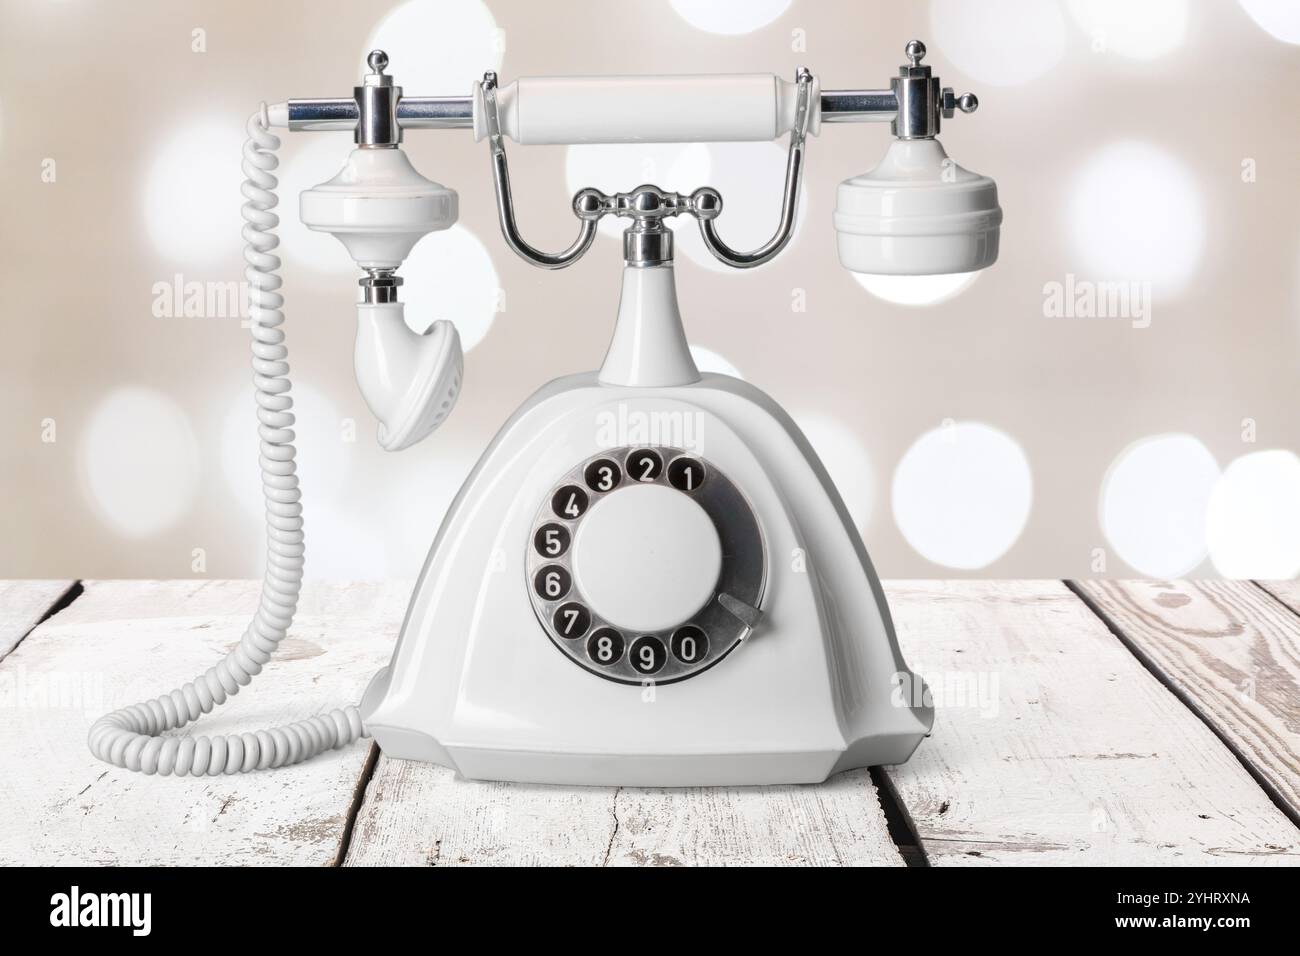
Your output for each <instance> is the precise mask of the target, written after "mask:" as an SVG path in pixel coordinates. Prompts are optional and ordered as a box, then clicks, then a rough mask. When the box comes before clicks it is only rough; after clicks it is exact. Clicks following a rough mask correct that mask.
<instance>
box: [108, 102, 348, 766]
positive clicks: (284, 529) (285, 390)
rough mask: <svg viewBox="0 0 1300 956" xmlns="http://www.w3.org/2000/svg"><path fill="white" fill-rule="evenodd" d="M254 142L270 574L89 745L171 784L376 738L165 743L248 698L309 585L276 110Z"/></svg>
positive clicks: (341, 733) (301, 735) (249, 189)
mask: <svg viewBox="0 0 1300 956" xmlns="http://www.w3.org/2000/svg"><path fill="white" fill-rule="evenodd" d="M247 130H248V139H247V141H246V142H245V143H244V152H243V155H244V159H243V171H244V176H245V179H244V184H243V186H242V187H241V188H240V191H241V192H242V193H243V195H244V199H245V200H246V202H245V203H244V205H243V207H242V208H241V210H240V211H241V213H242V215H243V217H244V221H245V224H244V228H243V232H242V235H243V237H244V243H245V245H244V261H245V262H246V263H247V266H246V268H245V269H244V275H245V277H246V278H247V280H248V286H249V294H248V299H249V319H250V324H251V326H252V330H253V382H254V384H255V385H256V389H257V391H256V394H257V420H258V428H257V431H258V436H259V437H260V438H261V451H260V454H259V456H258V462H259V464H260V465H261V469H262V492H263V495H264V497H265V499H266V536H267V557H266V576H265V577H264V578H263V580H262V597H261V603H260V604H259V606H258V609H257V613H256V614H255V615H254V616H253V619H252V621H251V622H250V623H249V625H248V627H247V628H246V629H245V631H244V636H243V638H242V639H241V640H240V642H239V646H238V647H236V648H235V649H234V650H232V651H231V652H230V653H229V654H227V655H226V656H225V657H224V658H223V659H222V660H221V661H220V663H218V664H216V665H215V666H213V667H210V668H209V669H208V670H207V671H206V672H204V673H203V674H202V675H201V676H200V677H198V678H196V679H195V680H194V681H192V682H191V683H188V684H186V685H185V686H184V687H181V688H179V689H178V690H174V691H172V692H171V693H169V694H164V695H163V696H161V697H156V698H154V699H153V700H149V701H146V702H144V703H141V704H134V705H132V706H130V707H124V708H122V709H120V710H115V711H113V712H112V713H111V714H108V715H107V716H104V717H101V718H100V719H99V720H97V721H95V723H94V725H93V726H92V727H91V728H90V749H91V752H92V753H94V755H95V756H96V757H98V758H99V759H101V760H105V761H107V762H108V763H111V764H113V765H114V766H117V767H124V768H126V769H128V770H139V771H141V772H143V773H149V774H152V773H159V774H163V775H164V776H166V775H168V774H175V775H177V776H185V775H187V774H188V775H190V776H193V777H202V776H216V775H217V774H222V773H247V772H248V771H250V770H265V769H267V768H268V767H283V766H287V765H289V764H295V763H298V762H299V761H302V760H307V759H308V758H310V757H314V756H315V755H316V754H319V753H321V752H322V751H325V750H330V749H334V748H338V747H343V746H346V745H348V744H351V743H352V742H354V741H355V740H357V739H358V738H361V737H364V736H367V735H366V732H365V728H364V727H363V726H362V724H361V714H360V712H358V710H357V708H356V707H353V706H349V707H344V708H341V709H336V710H331V711H330V712H329V713H327V714H318V715H317V716H315V717H312V718H310V719H309V720H300V721H298V722H297V723H293V724H289V725H288V726H285V727H276V728H274V729H272V730H259V731H256V732H255V733H243V734H228V735H225V736H218V737H192V736H186V737H179V736H162V734H164V733H165V732H166V731H169V730H175V729H176V728H178V727H183V726H185V725H186V724H188V723H190V722H191V721H194V720H197V719H198V718H199V717H201V716H202V715H203V714H206V713H208V712H209V711H211V710H212V709H213V708H214V707H216V706H218V705H220V704H224V703H225V702H226V699H227V698H228V697H231V696H233V695H235V694H237V693H239V689H240V688H241V687H244V686H246V685H247V684H248V683H249V682H250V681H251V680H252V679H253V677H254V676H256V675H257V674H258V673H260V672H261V670H262V667H263V665H265V664H266V662H267V661H269V660H270V659H271V655H272V654H273V653H274V652H275V648H276V645H278V644H279V643H280V641H281V640H283V639H284V637H285V635H286V634H287V633H288V631H289V625H290V624H291V623H292V622H293V615H294V612H295V611H296V610H297V608H298V595H299V592H300V591H301V589H302V569H303V553H304V549H303V533H302V504H301V500H300V499H301V496H302V495H301V492H300V491H299V489H298V475H297V464H296V463H295V461H294V457H295V455H296V451H295V449H294V447H293V439H294V432H293V423H294V415H293V411H292V408H293V399H292V398H291V397H290V396H289V387H290V386H289V363H288V361H286V359H287V357H288V354H289V353H288V349H286V348H285V345H284V331H283V330H282V329H281V325H282V324H283V323H284V313H283V312H282V311H281V306H282V305H283V304H284V297H283V296H282V295H281V294H280V293H279V291H277V290H278V289H279V288H280V284H281V279H280V277H279V275H277V274H276V270H278V269H279V268H280V257H279V256H277V255H275V254H274V252H273V251H272V250H274V249H275V248H276V246H278V245H279V244H280V239H279V237H278V236H276V235H275V233H274V232H273V231H272V230H274V229H275V227H276V226H277V225H278V224H279V222H280V217H279V216H278V215H276V213H275V212H274V211H273V210H274V209H275V206H276V204H277V202H278V201H279V200H278V199H277V197H276V194H275V187H276V185H277V180H276V177H275V175H274V174H273V173H272V170H274V169H275V168H276V166H277V165H278V164H279V160H278V159H277V158H276V156H275V150H276V149H278V148H279V146H280V138H279V137H278V136H276V135H274V134H273V133H271V132H270V119H269V116H268V115H267V110H266V104H262V108H261V109H260V110H259V111H258V112H257V113H254V114H253V115H252V116H251V117H249V120H248V125H247Z"/></svg>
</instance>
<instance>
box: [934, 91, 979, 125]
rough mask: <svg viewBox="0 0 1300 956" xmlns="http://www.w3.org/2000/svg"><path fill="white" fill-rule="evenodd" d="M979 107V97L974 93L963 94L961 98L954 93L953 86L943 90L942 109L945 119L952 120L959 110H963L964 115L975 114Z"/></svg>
mask: <svg viewBox="0 0 1300 956" xmlns="http://www.w3.org/2000/svg"><path fill="white" fill-rule="evenodd" d="M979 107H980V101H979V97H977V96H976V95H975V94H974V93H963V94H962V95H961V96H957V95H955V94H954V93H953V89H952V87H951V86H945V87H944V88H943V95H942V97H941V99H940V108H941V109H942V110H943V118H944V119H952V117H953V114H954V113H955V112H956V111H957V110H961V111H962V112H963V113H974V112H975V111H976V110H977V109H979Z"/></svg>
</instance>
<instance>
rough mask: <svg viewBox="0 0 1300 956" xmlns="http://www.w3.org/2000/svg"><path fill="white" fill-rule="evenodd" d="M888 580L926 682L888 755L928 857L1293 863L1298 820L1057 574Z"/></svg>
mask: <svg viewBox="0 0 1300 956" xmlns="http://www.w3.org/2000/svg"><path fill="white" fill-rule="evenodd" d="M885 590H886V593H887V594H888V596H889V600H890V606H891V608H892V610H893V616H894V621H895V623H896V625H897V627H898V632H899V638H900V641H901V642H902V645H903V650H904V654H905V655H906V657H907V659H908V662H909V664H910V665H912V667H913V668H915V669H917V670H919V671H920V672H921V673H922V674H923V675H924V676H925V677H926V679H927V681H929V683H930V686H931V690H932V691H933V692H934V694H935V697H936V701H935V702H936V709H937V711H938V717H937V719H936V723H935V728H934V733H933V735H932V736H931V737H930V738H929V739H928V740H926V741H924V742H923V743H922V744H921V746H920V748H919V749H918V750H917V752H916V754H915V755H914V756H913V757H912V759H911V760H910V761H909V762H908V763H907V764H905V765H903V766H901V767H891V768H888V770H887V774H888V777H889V779H890V781H891V783H892V784H893V786H894V787H895V789H896V791H897V793H898V795H899V798H900V800H901V802H902V803H903V805H904V808H905V809H906V811H907V812H908V813H909V815H910V816H911V818H912V820H913V822H914V824H915V827H916V830H917V833H918V835H919V837H920V840H921V843H922V847H923V849H924V850H925V853H926V856H927V858H928V859H929V861H930V862H931V863H932V864H935V865H940V866H944V865H970V864H989V863H1014V864H1102V865H1108V864H1136V865H1148V864H1211V865H1214V864H1218V865H1224V864H1237V865H1242V864H1291V865H1296V864H1300V831H1297V829H1296V827H1295V826H1293V825H1292V823H1291V821H1290V820H1289V819H1287V817H1286V816H1285V815H1284V814H1283V813H1282V812H1281V811H1280V810H1278V808H1277V807H1276V806H1274V805H1273V803H1272V801H1271V800H1270V799H1269V797H1268V795H1267V794H1266V793H1265V792H1264V791H1263V790H1262V789H1261V788H1260V787H1259V786H1258V785H1257V784H1256V783H1255V781H1254V780H1253V779H1252V778H1251V776H1250V775H1249V774H1248V773H1247V772H1246V771H1245V769H1244V768H1243V767H1242V766H1241V764H1240V763H1239V762H1238V761H1237V759H1236V758H1235V757H1234V756H1233V755H1232V753H1231V752H1230V751H1229V750H1228V749H1227V747H1225V746H1224V745H1223V744H1222V743H1221V742H1220V741H1219V739H1218V738H1217V737H1215V735H1214V734H1213V733H1212V732H1211V731H1210V730H1209V728H1208V727H1206V726H1205V724H1204V723H1202V722H1201V720H1200V719H1199V718H1198V717H1197V716H1196V715H1195V714H1193V713H1192V712H1191V711H1189V710H1188V709H1187V708H1186V707H1185V706H1183V704H1182V703H1181V702H1180V701H1179V700H1178V699H1177V698H1176V697H1175V696H1174V695H1173V694H1172V693H1171V692H1170V691H1169V690H1168V689H1167V688H1166V687H1164V686H1163V685H1162V684H1161V683H1160V682H1159V681H1157V680H1156V679H1155V678H1154V677H1152V676H1151V674H1150V673H1149V672H1148V671H1147V670H1146V668H1145V667H1143V666H1142V664H1141V663H1140V662H1139V661H1138V660H1137V659H1136V658H1135V657H1134V656H1133V655H1132V653H1130V652H1129V650H1128V649H1127V648H1126V647H1125V646H1124V645H1123V644H1122V643H1121V642H1120V640H1119V639H1118V638H1117V637H1115V635H1113V634H1112V633H1111V632H1110V631H1109V630H1108V629H1107V627H1106V625H1105V624H1104V623H1103V622H1102V621H1101V620H1100V619H1099V618H1098V617H1097V616H1096V615H1095V614H1094V613H1093V612H1092V611H1091V610H1089V609H1088V607H1087V606H1086V605H1085V604H1084V602H1083V601H1082V600H1081V599H1080V598H1079V597H1078V596H1077V595H1075V594H1073V593H1072V592H1070V591H1069V590H1068V589H1067V588H1066V587H1065V585H1064V584H1062V583H1060V582H1057V581H953V582H942V581H931V582H919V581H918V582H892V583H887V584H886V586H885Z"/></svg>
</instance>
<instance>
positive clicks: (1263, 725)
mask: <svg viewBox="0 0 1300 956" xmlns="http://www.w3.org/2000/svg"><path fill="white" fill-rule="evenodd" d="M1079 587H1080V588H1081V589H1082V590H1083V592H1084V593H1085V594H1087V595H1088V596H1089V597H1090V598H1091V599H1092V600H1093V601H1094V602H1096V604H1097V606H1098V607H1099V608H1100V609H1101V611H1102V613H1104V614H1105V615H1106V617H1107V618H1108V619H1109V620H1110V621H1111V622H1113V623H1114V624H1115V625H1116V626H1117V627H1118V628H1119V630H1120V631H1122V632H1123V633H1124V635H1125V636H1126V637H1127V638H1128V639H1129V640H1130V641H1132V642H1133V644H1134V645H1135V646H1137V647H1138V648H1139V650H1140V652H1141V654H1142V655H1143V656H1144V657H1145V658H1146V660H1148V661H1149V662H1150V663H1151V665H1152V666H1154V667H1156V668H1158V669H1159V671H1160V673H1161V674H1163V675H1164V679H1165V680H1166V681H1167V682H1168V683H1169V685H1170V686H1172V687H1175V688H1177V689H1178V691H1179V693H1181V694H1183V695H1184V696H1185V697H1186V699H1187V700H1188V701H1189V702H1190V705H1191V706H1192V707H1193V708H1194V709H1195V710H1196V712H1197V713H1199V714H1200V715H1201V716H1202V717H1203V718H1204V719H1205V720H1206V721H1208V722H1209V723H1210V725H1211V726H1212V727H1214V729H1215V730H1216V731H1217V732H1218V733H1219V734H1220V735H1221V736H1222V737H1223V738H1224V739H1225V740H1227V741H1228V742H1229V743H1230V744H1231V745H1232V748H1233V749H1234V751H1235V752H1236V753H1237V754H1238V755H1240V757H1241V759H1244V760H1247V761H1249V763H1250V765H1251V766H1252V767H1254V768H1255V771H1256V773H1257V774H1258V775H1259V776H1260V777H1261V778H1262V779H1263V780H1264V781H1265V782H1266V784H1267V786H1268V787H1269V789H1270V790H1271V791H1272V792H1273V793H1275V794H1276V795H1277V797H1278V799H1280V800H1282V801H1283V802H1284V803H1285V804H1286V805H1287V806H1288V807H1290V809H1291V813H1292V819H1295V820H1300V617H1297V615H1296V613H1295V612H1293V611H1292V610H1291V609H1290V608H1289V607H1287V606H1286V605H1284V604H1283V603H1281V602H1280V601H1279V600H1277V599H1276V598H1275V597H1273V595H1272V594H1270V593H1269V592H1268V591H1265V590H1263V589H1262V588H1261V587H1258V586H1256V585H1255V584H1253V583H1252V582H1250V581H1209V580H1207V581H1087V582H1079ZM1273 587H1276V588H1277V590H1278V592H1279V593H1280V594H1286V593H1287V588H1286V587H1285V586H1284V585H1281V584H1274V585H1273Z"/></svg>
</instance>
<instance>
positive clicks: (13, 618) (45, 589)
mask: <svg viewBox="0 0 1300 956" xmlns="http://www.w3.org/2000/svg"><path fill="white" fill-rule="evenodd" d="M70 587H72V582H71V581H0V659H3V658H4V656H5V655H6V654H8V653H9V652H10V651H12V650H13V649H14V647H15V646H17V644H18V642H19V641H21V640H22V639H23V636H24V635H25V634H26V633H27V632H28V631H30V630H31V629H32V628H33V627H35V626H36V622H37V621H39V620H40V619H41V618H42V617H43V616H44V615H45V612H46V611H48V610H49V609H50V608H52V607H53V606H54V604H55V602H57V601H58V600H59V598H61V597H62V596H63V595H64V594H65V593H66V592H67V590H68V588H70Z"/></svg>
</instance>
